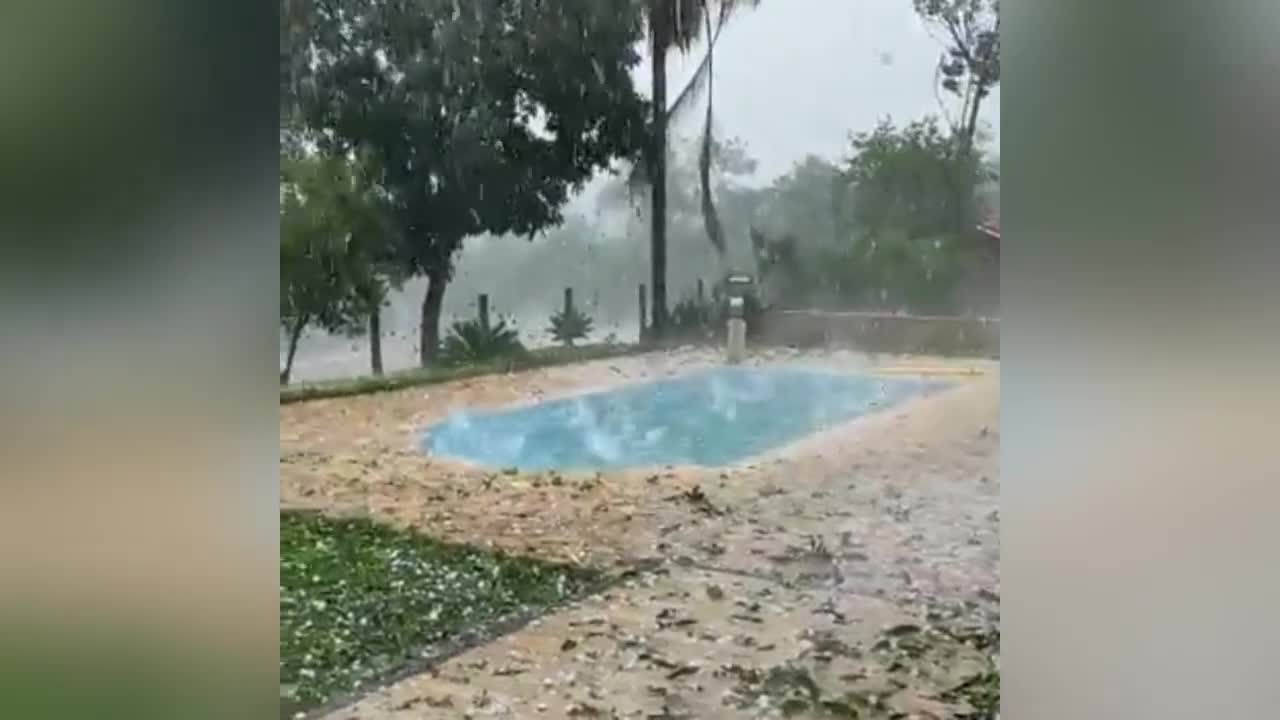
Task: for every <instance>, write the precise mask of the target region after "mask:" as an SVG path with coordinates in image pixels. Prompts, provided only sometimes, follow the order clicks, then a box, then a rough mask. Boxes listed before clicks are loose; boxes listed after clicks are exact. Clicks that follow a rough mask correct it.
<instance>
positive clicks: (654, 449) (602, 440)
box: [423, 367, 941, 470]
mask: <svg viewBox="0 0 1280 720" xmlns="http://www.w3.org/2000/svg"><path fill="white" fill-rule="evenodd" d="M940 385H941V383H937V382H928V381H923V380H915V379H908V378H875V377H867V376H859V375H840V374H833V373H824V372H815V371H809V370H800V369H790V368H788V369H780V368H770V369H756V368H727V367H726V368H717V369H714V370H709V371H705V372H698V373H693V374H690V375H685V376H682V377H679V378H673V379H668V380H659V381H655V382H648V383H643V384H637V385H629V386H626V387H622V388H619V389H617V390H611V391H608V392H601V393H594V394H590V395H580V396H577V397H569V398H563V399H560V400H554V401H551V402H545V403H541V404H539V405H534V406H530V407H524V408H518V409H512V410H505V411H496V412H484V413H481V412H476V413H458V414H454V415H450V416H449V417H448V418H446V419H445V420H444V421H443V422H441V423H440V424H438V425H436V426H434V427H432V428H430V429H429V430H428V432H427V434H426V436H425V437H424V438H423V449H424V450H425V451H426V452H428V453H430V454H432V455H441V456H448V457H454V458H460V459H464V460H469V461H471V462H474V463H478V464H480V465H487V466H490V467H518V468H522V469H527V470H550V469H566V470H568V469H591V468H601V469H604V468H625V467H642V466H653V465H704V466H716V465H725V464H730V463H733V462H736V461H739V460H743V459H745V458H748V457H751V456H753V455H758V454H760V453H762V452H765V451H767V450H771V449H773V448H776V447H780V446H782V445H785V444H787V443H788V442H791V441H793V440H797V439H799V438H800V437H802V436H804V435H807V434H809V433H812V432H814V431H816V430H820V429H822V428H824V427H828V426H831V425H834V424H838V423H841V422H844V421H847V420H850V419H853V418H855V417H857V416H859V415H864V414H866V413H868V412H875V411H877V410H881V409H883V408H885V407H888V406H891V405H893V404H895V403H897V402H900V401H902V400H904V399H907V398H909V397H912V396H914V395H918V394H920V393H923V392H927V391H929V390H932V389H935V388H937V387H939V386H940Z"/></svg>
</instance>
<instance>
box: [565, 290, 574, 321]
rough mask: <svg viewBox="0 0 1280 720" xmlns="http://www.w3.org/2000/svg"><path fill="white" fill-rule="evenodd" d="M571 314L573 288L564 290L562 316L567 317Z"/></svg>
mask: <svg viewBox="0 0 1280 720" xmlns="http://www.w3.org/2000/svg"><path fill="white" fill-rule="evenodd" d="M572 313H573V288H571V287H567V288H565V289H564V314H565V317H568V316H569V315H571V314H572Z"/></svg>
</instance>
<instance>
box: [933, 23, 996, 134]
mask: <svg viewBox="0 0 1280 720" xmlns="http://www.w3.org/2000/svg"><path fill="white" fill-rule="evenodd" d="M912 2H913V3H914V5H915V9H916V13H917V14H918V15H919V16H920V17H921V18H922V19H924V20H925V22H926V23H928V24H929V25H930V26H932V27H933V28H935V29H937V30H939V31H941V33H942V35H943V37H942V38H941V42H942V44H943V47H944V48H945V49H946V50H945V52H944V53H943V55H942V58H941V59H940V60H939V61H938V75H939V85H940V86H941V87H942V89H943V90H945V91H946V92H948V93H950V94H952V95H954V96H956V97H958V98H960V99H961V113H960V116H961V118H962V120H961V124H960V126H959V127H958V128H957V129H956V131H957V133H958V134H959V136H960V137H961V138H962V139H963V144H962V146H963V148H964V149H965V150H967V149H968V148H970V147H972V146H973V143H974V138H975V136H976V134H977V131H978V109H979V108H980V107H981V106H982V101H983V100H985V99H986V98H987V96H988V95H990V94H991V90H992V88H994V87H995V86H996V85H999V84H1000V0H912Z"/></svg>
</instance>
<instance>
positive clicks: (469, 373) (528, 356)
mask: <svg viewBox="0 0 1280 720" xmlns="http://www.w3.org/2000/svg"><path fill="white" fill-rule="evenodd" d="M653 349H654V348H653V347H651V346H644V345H635V344H607V343H600V344H595V345H579V346H577V347H571V348H566V347H546V348H535V349H533V350H530V351H528V352H526V353H525V354H523V355H521V356H519V357H512V358H503V359H497V360H494V361H493V362H490V363H483V364H479V365H463V366H455V367H450V366H440V367H433V368H419V369H414V370H405V371H402V372H396V373H388V374H386V375H383V376H381V377H376V376H372V375H370V376H365V377H357V378H346V379H341V380H326V381H323V382H313V383H300V384H297V385H289V386H288V387H282V388H280V403H281V404H288V403H293V402H302V401H305V400H320V399H324V398H337V397H348V396H351V395H363V394H365V393H375V392H389V391H392V390H400V389H403V388H408V387H416V386H418V385H432V384H435V383H442V382H449V381H451V380H462V379H464V378H471V377H478V376H481V375H493V374H495V373H504V372H511V371H516V370H532V369H535V368H541V367H550V366H554V365H570V364H573V363H579V362H588V361H591V360H603V359H606V358H613V357H622V356H625V355H636V354H638V353H642V352H647V351H650V350H653Z"/></svg>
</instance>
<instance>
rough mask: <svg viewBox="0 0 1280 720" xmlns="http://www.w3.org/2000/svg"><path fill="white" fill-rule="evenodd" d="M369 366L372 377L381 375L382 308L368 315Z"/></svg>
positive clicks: (376, 308)
mask: <svg viewBox="0 0 1280 720" xmlns="http://www.w3.org/2000/svg"><path fill="white" fill-rule="evenodd" d="M369 364H370V365H371V368H372V370H373V374H374V375H381V374H382V308H380V307H375V308H374V309H373V312H371V313H369Z"/></svg>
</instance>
